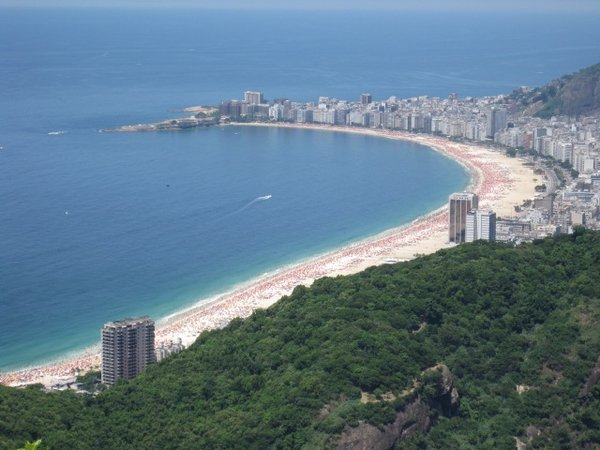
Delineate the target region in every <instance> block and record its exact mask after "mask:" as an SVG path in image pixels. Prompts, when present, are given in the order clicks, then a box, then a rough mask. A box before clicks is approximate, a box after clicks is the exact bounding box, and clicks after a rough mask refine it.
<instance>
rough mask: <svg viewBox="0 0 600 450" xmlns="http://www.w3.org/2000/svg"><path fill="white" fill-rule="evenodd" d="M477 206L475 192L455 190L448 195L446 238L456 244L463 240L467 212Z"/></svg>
mask: <svg viewBox="0 0 600 450" xmlns="http://www.w3.org/2000/svg"><path fill="white" fill-rule="evenodd" d="M478 206H479V198H478V197H477V194H473V193H471V192H457V193H454V194H452V195H451V196H450V214H449V219H450V220H449V230H448V240H449V241H450V242H455V243H457V244H462V243H463V242H465V238H466V229H467V213H468V212H469V211H471V210H472V209H477V207H478Z"/></svg>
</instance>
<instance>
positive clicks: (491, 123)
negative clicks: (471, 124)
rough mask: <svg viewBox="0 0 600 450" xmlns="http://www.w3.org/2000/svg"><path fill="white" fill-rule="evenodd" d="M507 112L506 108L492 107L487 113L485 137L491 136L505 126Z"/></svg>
mask: <svg viewBox="0 0 600 450" xmlns="http://www.w3.org/2000/svg"><path fill="white" fill-rule="evenodd" d="M507 117H508V113H507V111H506V108H496V107H494V108H492V109H491V110H490V111H489V112H488V114H487V127H486V135H487V137H491V138H493V137H494V135H495V134H496V131H499V130H503V129H504V128H506V124H507Z"/></svg>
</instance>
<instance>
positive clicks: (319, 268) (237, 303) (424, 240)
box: [0, 124, 539, 386]
mask: <svg viewBox="0 0 600 450" xmlns="http://www.w3.org/2000/svg"><path fill="white" fill-rule="evenodd" d="M238 125H239V126H269V127H289V128H301V129H311V130H323V131H335V132H347V133H358V134H365V135H370V136H377V137H382V138H387V139H400V140H406V141H411V142H416V143H418V144H422V145H425V146H427V147H431V148H433V149H434V150H436V151H438V152H440V153H442V154H444V155H446V156H448V157H450V158H452V159H454V160H456V161H458V162H459V163H461V164H463V165H464V166H465V167H466V168H467V169H468V170H469V171H470V173H471V174H472V182H471V186H470V190H471V191H472V192H476V193H477V194H478V195H479V197H480V200H479V205H480V208H481V209H492V210H494V211H496V213H497V215H498V216H499V217H510V216H512V215H513V214H514V207H515V206H516V205H521V204H522V203H523V201H524V200H526V199H529V198H532V197H533V196H534V195H535V190H534V187H535V185H536V184H539V182H536V180H535V179H536V176H535V175H534V173H533V169H532V168H531V167H527V166H524V165H523V161H522V160H520V159H518V158H509V157H507V156H505V155H504V153H503V152H500V151H491V150H489V149H486V148H484V147H480V146H476V145H467V144H462V143H456V142H451V141H449V140H447V139H445V138H440V137H434V136H430V135H419V134H409V133H404V132H398V131H388V130H373V129H363V128H348V127H334V126H319V125H298V124H236V126H238ZM424 175H431V174H424ZM447 221H448V219H447V207H442V208H440V209H438V210H437V211H433V212H431V213H430V214H428V215H426V216H423V217H421V218H419V219H417V220H415V221H414V222H412V223H410V224H407V225H404V226H400V227H398V228H394V229H392V230H388V231H386V232H384V233H381V234H379V235H377V236H373V237H371V238H368V239H366V240H363V241H361V242H358V243H355V244H353V245H351V246H348V247H344V248H341V249H339V250H336V251H333V252H330V253H327V254H323V255H319V256H316V257H314V258H311V259H309V260H306V261H302V262H300V263H298V264H295V265H291V266H288V267H284V268H282V269H280V270H278V271H275V272H273V273H270V274H267V275H264V276H262V277H260V278H258V279H255V280H252V281H251V282H248V283H246V284H244V285H243V286H240V287H238V288H236V289H234V290H233V291H231V292H228V293H224V294H222V295H220V296H218V297H216V298H213V299H201V300H199V302H198V304H197V306H195V307H192V308H188V309H187V310H185V311H182V312H180V313H178V314H175V315H173V316H170V317H168V318H165V319H161V320H159V321H158V322H157V331H156V342H157V345H158V344H159V343H160V342H167V341H169V340H175V339H177V338H181V339H182V342H183V344H184V345H186V346H188V345H190V344H191V343H192V342H194V340H195V339H196V337H197V336H198V335H199V334H200V333H201V332H202V331H205V330H210V329H215V328H221V327H223V326H225V325H226V324H227V323H229V321H231V320H232V319H234V318H236V317H247V316H249V315H250V314H252V312H253V311H254V310H255V309H257V308H267V307H268V306H270V305H272V304H273V303H275V302H276V301H277V300H278V299H279V298H281V297H282V296H283V295H288V294H290V293H291V292H292V290H293V289H294V287H296V286H298V285H305V286H309V285H310V284H312V282H313V281H314V280H316V279H318V278H321V277H324V276H336V275H347V274H352V273H356V272H359V271H361V270H364V269H365V268H367V267H370V266H373V265H379V264H383V263H386V262H392V261H405V260H409V259H412V258H414V257H415V256H416V255H419V254H429V253H433V252H435V251H437V250H439V249H441V248H445V247H447V246H449V244H448V243H447V241H448V235H447V234H448V223H447ZM99 365H100V354H99V346H97V347H94V348H92V349H90V350H88V351H87V352H86V353H83V354H80V355H78V356H75V357H72V358H67V359H65V360H63V361H59V362H56V363H53V364H50V365H46V366H42V367H36V368H29V369H25V370H21V371H17V372H11V373H0V383H1V384H7V385H22V384H29V383H36V382H40V383H43V384H45V385H47V386H50V385H53V384H55V383H57V382H61V381H64V380H66V379H69V378H72V377H73V376H74V374H75V372H76V370H82V371H87V370H90V369H93V368H98V367H99Z"/></svg>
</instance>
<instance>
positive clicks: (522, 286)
mask: <svg viewBox="0 0 600 450" xmlns="http://www.w3.org/2000/svg"><path fill="white" fill-rule="evenodd" d="M599 321H600V234H599V233H591V232H582V231H579V232H578V233H576V234H575V235H573V236H565V237H561V238H558V239H548V240H544V241H539V242H535V243H533V244H528V245H523V246H519V247H517V248H512V247H510V246H506V245H501V244H494V243H474V244H466V245H462V246H460V247H457V248H454V249H451V250H444V251H440V252H438V253H436V254H434V255H431V256H427V257H423V258H419V259H417V260H414V261H411V262H408V263H401V264H397V265H390V266H381V267H377V268H371V269H368V270H367V271H364V272H362V273H359V274H357V275H353V276H347V277H338V278H335V279H331V278H325V279H321V280H319V281H317V282H316V283H315V284H314V286H313V287H311V288H304V287H298V288H296V289H295V290H294V292H293V294H292V295H291V296H289V297H284V298H283V299H282V300H281V301H280V302H279V303H277V304H276V305H274V306H273V307H271V308H269V309H268V310H264V311H259V312H256V313H255V314H254V315H253V316H252V317H251V318H249V319H247V320H235V321H234V322H233V323H231V324H230V325H229V326H228V327H227V328H225V329H223V330H219V331H213V332H207V333H204V334H202V335H201V337H200V338H199V339H198V341H197V342H196V343H195V344H194V345H193V346H192V347H191V348H190V349H188V350H186V351H184V352H182V353H180V354H178V355H175V356H173V357H172V358H170V359H168V360H166V361H164V362H163V363H161V364H159V365H157V366H154V367H151V368H150V369H148V370H147V371H146V373H144V374H143V375H141V376H139V377H138V378H137V379H135V380H133V381H131V382H125V383H122V384H118V385H116V386H115V387H113V388H111V389H109V390H108V391H106V392H104V393H102V394H100V395H98V396H97V397H91V396H88V397H84V398H80V397H78V396H76V395H74V394H69V393H52V394H46V393H44V392H41V391H40V390H39V389H36V388H29V389H11V388H6V387H0V448H2V449H4V448H17V447H20V446H22V445H23V443H24V442H25V441H26V440H31V441H33V440H35V439H38V438H41V439H43V442H44V445H46V446H48V447H50V448H52V449H53V450H58V449H67V448H68V449H74V448H81V449H111V448H113V449H126V448H144V449H154V448H156V449H165V448H182V449H196V448H206V449H229V448H232V449H233V448H239V449H267V448H279V449H284V448H289V449H295V448H332V447H335V446H336V443H337V442H338V440H339V438H340V434H341V433H343V432H344V431H348V430H349V429H351V428H352V427H355V426H356V425H358V424H359V423H360V422H363V421H366V422H369V423H372V424H374V425H375V426H377V427H379V428H380V429H383V427H384V426H385V424H387V423H389V422H392V421H393V420H394V418H395V416H396V413H397V411H402V410H403V408H405V407H406V405H408V404H409V403H411V402H413V401H416V400H418V399H421V400H422V401H429V400H431V392H430V389H428V388H427V386H428V385H427V383H423V384H420V383H419V382H418V380H422V379H423V378H427V377H425V376H423V371H424V370H426V369H427V368H430V367H432V366H434V365H436V364H440V363H443V364H445V365H446V366H448V368H449V369H450V371H451V372H452V374H453V376H454V382H455V386H456V388H457V390H458V393H459V395H460V409H459V412H458V415H456V416H453V417H446V416H444V415H443V414H442V413H441V410H440V408H435V407H434V408H432V409H431V410H430V414H431V419H432V427H431V429H430V431H429V432H427V433H425V432H423V433H419V434H417V436H415V437H413V438H412V439H409V440H405V441H401V442H398V443H396V446H397V448H409V449H413V448H414V449H416V448H432V449H433V448H435V449H438V448H457V449H458V448H460V449H468V448H472V449H511V450H512V449H515V448H516V447H515V443H516V441H515V438H519V439H520V440H521V441H522V442H523V443H524V444H526V445H528V448H536V449H542V448H565V449H567V448H582V449H597V448H600V382H595V381H597V380H595V378H594V377H593V376H592V377H590V375H591V374H592V372H593V369H594V366H595V364H596V362H597V361H598V358H599V356H600V322H599ZM599 369H600V367H599ZM599 377H600V375H599ZM415 381H417V383H416V384H415ZM517 386H519V391H520V393H518V392H517ZM361 391H362V392H363V393H369V394H373V396H372V397H371V398H372V399H378V400H383V399H386V401H374V402H370V403H367V404H362V403H361V402H360V401H359V399H360V397H361Z"/></svg>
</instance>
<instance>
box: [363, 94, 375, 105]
mask: <svg viewBox="0 0 600 450" xmlns="http://www.w3.org/2000/svg"><path fill="white" fill-rule="evenodd" d="M372 101H373V97H371V94H360V103H361V105H368V104H369V103H371V102H372Z"/></svg>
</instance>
